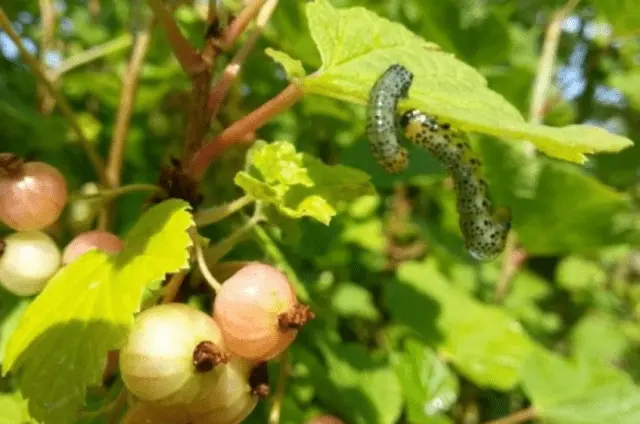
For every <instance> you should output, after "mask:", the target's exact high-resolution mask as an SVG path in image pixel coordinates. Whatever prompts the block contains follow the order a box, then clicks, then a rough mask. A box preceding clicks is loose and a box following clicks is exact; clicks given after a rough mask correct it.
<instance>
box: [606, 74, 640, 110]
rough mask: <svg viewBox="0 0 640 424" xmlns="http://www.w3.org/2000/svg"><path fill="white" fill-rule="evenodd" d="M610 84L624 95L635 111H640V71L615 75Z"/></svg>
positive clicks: (612, 76)
mask: <svg viewBox="0 0 640 424" xmlns="http://www.w3.org/2000/svg"><path fill="white" fill-rule="evenodd" d="M609 83H610V84H611V85H613V86H614V87H616V88H617V89H619V90H620V91H622V93H624V95H625V96H626V97H627V99H628V100H629V104H630V105H631V106H632V107H633V108H634V109H636V110H640V70H634V71H629V72H626V73H617V74H613V75H611V76H610V77H609Z"/></svg>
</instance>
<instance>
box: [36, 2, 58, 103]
mask: <svg viewBox="0 0 640 424" xmlns="http://www.w3.org/2000/svg"><path fill="white" fill-rule="evenodd" d="M39 4H40V16H41V19H42V39H41V42H40V58H39V59H40V63H44V58H45V55H46V54H47V53H48V52H50V51H51V47H52V44H53V38H54V34H55V30H56V10H55V8H54V7H53V2H52V1H51V0H40V1H39ZM38 94H39V96H38V97H39V98H40V111H41V112H42V113H44V114H45V115H48V114H49V113H51V111H52V110H53V108H54V106H55V100H54V99H53V97H52V96H51V94H49V92H48V90H47V89H46V87H44V86H43V85H42V83H40V84H38Z"/></svg>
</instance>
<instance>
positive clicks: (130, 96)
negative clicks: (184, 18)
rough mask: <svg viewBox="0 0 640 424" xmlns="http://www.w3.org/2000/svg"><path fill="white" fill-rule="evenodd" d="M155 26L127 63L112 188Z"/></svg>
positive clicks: (110, 169) (110, 170)
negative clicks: (141, 71)
mask: <svg viewBox="0 0 640 424" xmlns="http://www.w3.org/2000/svg"><path fill="white" fill-rule="evenodd" d="M152 27H153V23H151V24H150V25H149V27H148V28H146V29H145V30H144V31H141V32H139V33H138V34H137V37H136V39H135V41H134V44H133V51H132V53H131V58H130V59H129V63H128V64H127V68H126V69H125V72H124V75H123V76H122V88H121V90H120V106H119V107H118V114H117V116H116V125H115V129H114V132H113V137H112V139H111V147H110V150H109V158H108V160H107V168H106V170H105V172H106V174H107V179H108V180H109V184H110V186H111V187H119V186H120V182H121V181H120V180H121V175H122V162H123V160H124V150H125V144H126V140H127V134H128V133H129V124H130V122H131V114H132V112H133V105H134V102H135V99H136V90H137V89H138V81H139V79H140V70H141V69H142V64H143V62H144V57H145V56H146V54H147V50H148V49H149V41H150V40H151V28H152ZM115 209H116V202H110V203H109V204H108V205H107V208H106V209H105V213H104V219H102V220H101V222H100V226H101V227H100V228H101V229H103V230H104V229H106V228H108V227H109V225H110V223H111V219H112V218H113V215H114V214H115Z"/></svg>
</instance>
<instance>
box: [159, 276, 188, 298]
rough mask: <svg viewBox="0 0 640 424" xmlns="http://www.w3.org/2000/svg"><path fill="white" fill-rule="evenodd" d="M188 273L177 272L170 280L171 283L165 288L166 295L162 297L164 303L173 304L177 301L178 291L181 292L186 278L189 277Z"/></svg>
mask: <svg viewBox="0 0 640 424" xmlns="http://www.w3.org/2000/svg"><path fill="white" fill-rule="evenodd" d="M187 273H188V271H186V270H183V271H180V272H176V273H175V274H173V275H172V276H171V277H170V278H169V282H168V283H167V285H166V286H165V287H164V295H163V296H162V303H171V302H173V301H174V300H175V298H176V296H178V291H180V286H181V285H182V282H183V281H184V278H185V277H186V276H187Z"/></svg>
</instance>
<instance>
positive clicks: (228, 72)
mask: <svg viewBox="0 0 640 424" xmlns="http://www.w3.org/2000/svg"><path fill="white" fill-rule="evenodd" d="M276 6H278V0H267V1H266V2H265V3H264V5H263V6H262V9H260V13H258V17H257V18H256V26H255V28H254V29H253V30H252V31H251V34H249V37H248V38H247V40H246V42H245V43H244V44H243V45H242V47H241V48H240V50H238V52H237V53H236V54H235V56H234V57H233V59H232V60H231V62H230V63H229V64H228V65H227V67H226V68H225V70H224V71H223V73H222V76H221V77H220V80H219V81H218V82H217V83H216V85H215V86H214V87H213V89H212V90H211V93H210V95H209V108H211V114H212V116H215V115H216V114H217V112H218V110H219V109H220V105H221V104H222V102H223V101H224V98H225V97H226V95H227V92H228V91H229V88H231V86H232V85H233V83H234V82H235V81H236V79H237V78H238V75H239V74H240V71H241V70H242V64H243V63H244V61H245V60H246V59H247V56H249V53H251V51H252V50H253V49H254V47H255V45H256V42H257V41H258V39H259V38H260V36H262V32H263V31H264V28H265V26H266V25H267V23H268V22H269V19H271V15H273V12H274V11H275V10H276Z"/></svg>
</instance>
